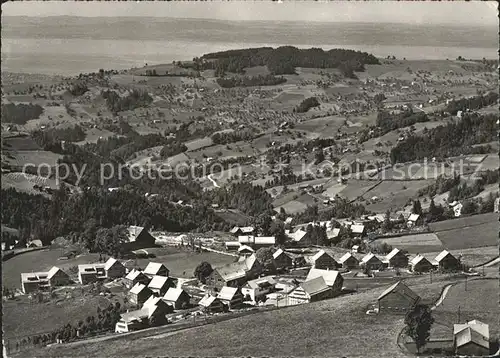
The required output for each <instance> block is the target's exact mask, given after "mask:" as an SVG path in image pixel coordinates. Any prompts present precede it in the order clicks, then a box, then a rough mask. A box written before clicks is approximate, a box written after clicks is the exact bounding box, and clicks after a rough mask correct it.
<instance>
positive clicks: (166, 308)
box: [142, 295, 174, 314]
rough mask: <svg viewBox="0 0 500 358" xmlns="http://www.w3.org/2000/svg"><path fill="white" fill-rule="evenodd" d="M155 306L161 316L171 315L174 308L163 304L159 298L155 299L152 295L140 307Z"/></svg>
mask: <svg viewBox="0 0 500 358" xmlns="http://www.w3.org/2000/svg"><path fill="white" fill-rule="evenodd" d="M154 306H157V307H158V308H159V309H160V311H161V312H163V314H167V313H172V312H173V311H174V308H173V307H172V306H171V305H169V304H167V303H166V302H164V301H163V300H162V298H161V297H155V296H154V295H151V296H149V298H148V299H147V300H146V302H144V304H143V305H142V307H143V308H144V307H154Z"/></svg>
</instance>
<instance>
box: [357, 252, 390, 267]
mask: <svg viewBox="0 0 500 358" xmlns="http://www.w3.org/2000/svg"><path fill="white" fill-rule="evenodd" d="M361 266H362V267H366V268H367V269H368V270H380V269H382V268H383V267H384V263H383V262H382V261H381V260H380V259H379V258H378V257H377V256H375V255H374V254H372V253H371V252H370V253H369V254H367V255H365V256H364V257H363V258H362V259H361Z"/></svg>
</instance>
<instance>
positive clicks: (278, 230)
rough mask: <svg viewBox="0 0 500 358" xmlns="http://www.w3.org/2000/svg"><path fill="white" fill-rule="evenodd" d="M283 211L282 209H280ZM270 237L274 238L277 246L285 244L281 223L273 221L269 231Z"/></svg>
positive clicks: (283, 227)
mask: <svg viewBox="0 0 500 358" xmlns="http://www.w3.org/2000/svg"><path fill="white" fill-rule="evenodd" d="M282 209H283V208H282ZM269 231H270V233H271V235H272V236H274V237H275V238H276V244H277V245H283V244H285V242H286V234H285V226H284V225H283V223H281V222H277V221H273V222H272V223H271V227H270V229H269Z"/></svg>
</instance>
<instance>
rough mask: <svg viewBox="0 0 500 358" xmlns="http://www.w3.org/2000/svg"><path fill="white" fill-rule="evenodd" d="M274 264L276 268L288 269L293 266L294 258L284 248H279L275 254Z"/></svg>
mask: <svg viewBox="0 0 500 358" xmlns="http://www.w3.org/2000/svg"><path fill="white" fill-rule="evenodd" d="M273 259H274V265H275V266H276V269H278V270H280V269H287V268H291V267H293V259H292V257H291V256H290V255H289V254H287V253H286V252H285V251H283V250H282V249H278V250H276V251H275V252H274V254H273Z"/></svg>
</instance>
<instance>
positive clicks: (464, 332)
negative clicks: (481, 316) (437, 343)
mask: <svg viewBox="0 0 500 358" xmlns="http://www.w3.org/2000/svg"><path fill="white" fill-rule="evenodd" d="M453 343H454V347H455V353H456V354H457V355H461V356H483V355H489V354H490V332H489V326H488V325H487V324H485V323H482V322H480V321H478V320H473V321H469V322H467V323H466V324H454V325H453Z"/></svg>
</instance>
